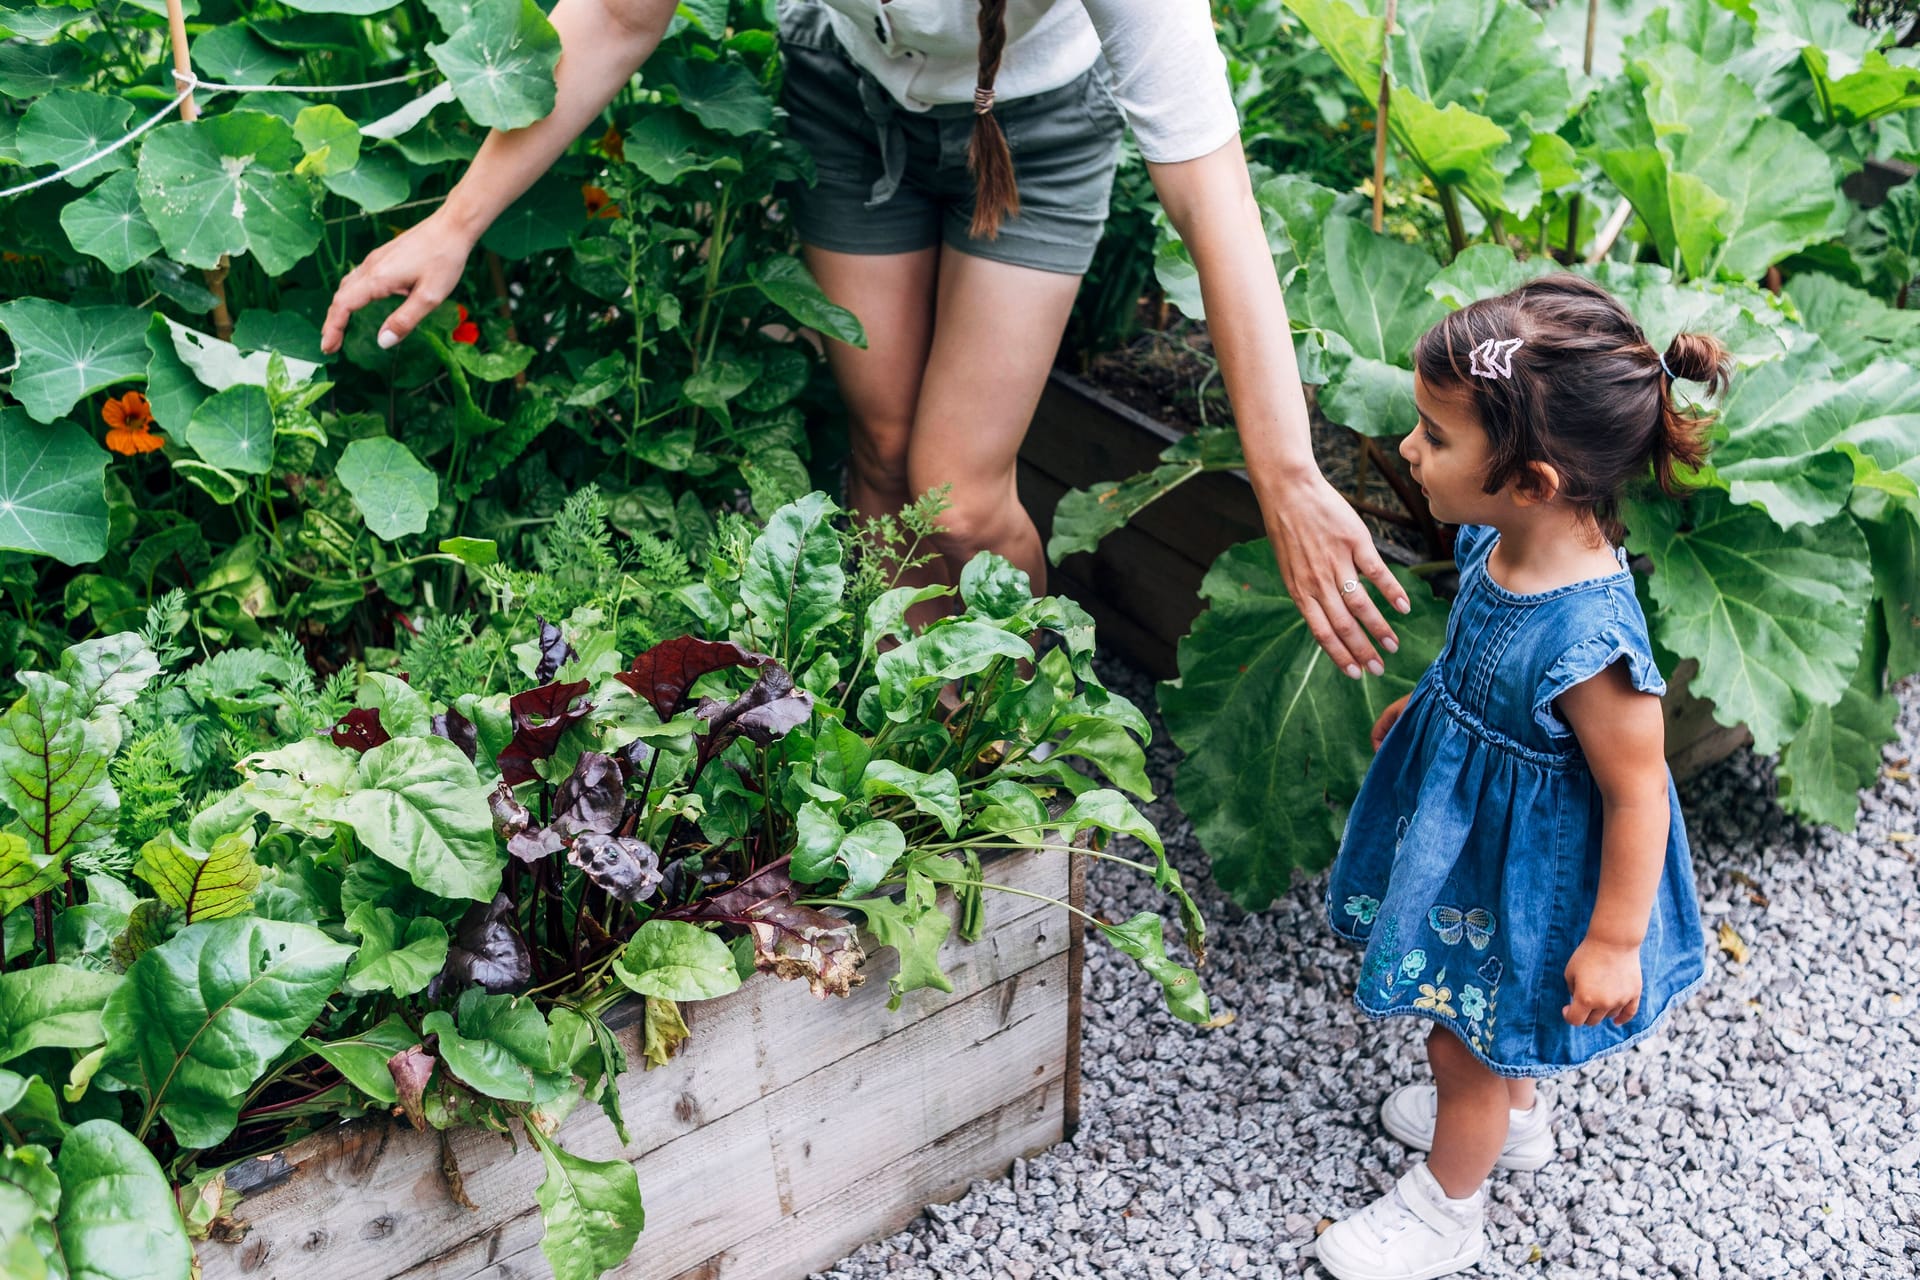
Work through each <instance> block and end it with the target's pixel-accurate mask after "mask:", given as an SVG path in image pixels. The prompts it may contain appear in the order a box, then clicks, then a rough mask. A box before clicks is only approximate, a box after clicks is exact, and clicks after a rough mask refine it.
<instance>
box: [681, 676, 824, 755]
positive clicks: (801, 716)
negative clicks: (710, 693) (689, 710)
mask: <svg viewBox="0 0 1920 1280" xmlns="http://www.w3.org/2000/svg"><path fill="white" fill-rule="evenodd" d="M696 714H698V715H699V716H700V718H701V719H702V720H705V721H707V722H708V723H709V724H711V725H712V726H713V727H712V728H711V729H709V730H708V731H707V735H706V737H704V738H702V739H701V740H700V759H701V761H702V762H705V761H707V760H710V759H712V758H713V757H714V756H716V755H718V754H720V752H721V751H723V750H725V749H726V746H727V744H728V743H729V742H732V741H733V740H734V739H735V738H738V737H741V736H745V737H747V738H750V739H752V740H753V741H754V742H757V743H759V744H760V745H761V746H765V745H767V744H768V743H770V742H772V741H773V740H774V739H776V738H783V737H785V736H786V735H787V733H788V732H789V731H790V730H793V729H796V728H798V727H799V726H801V725H803V724H805V723H806V722H807V721H808V720H809V719H810V718H812V716H813V695H812V694H810V693H808V692H807V691H806V690H805V689H796V688H794V687H793V677H792V676H790V675H788V674H787V672H786V669H785V668H784V667H779V666H775V665H773V664H772V663H769V664H768V665H767V669H766V671H765V673H764V674H762V675H761V677H760V678H759V679H758V680H755V681H754V682H753V687H752V688H751V689H748V690H747V691H746V692H745V693H743V694H741V695H740V696H739V697H737V698H735V699H734V700H733V701H732V702H724V703H723V702H721V701H720V700H719V699H717V698H705V699H702V700H701V703H700V710H699V711H698V712H697V713H696Z"/></svg>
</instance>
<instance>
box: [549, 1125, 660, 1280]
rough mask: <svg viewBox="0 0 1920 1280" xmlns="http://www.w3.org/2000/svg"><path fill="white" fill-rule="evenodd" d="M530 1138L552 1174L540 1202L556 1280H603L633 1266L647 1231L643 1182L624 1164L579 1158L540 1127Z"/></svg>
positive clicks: (617, 1161) (614, 1161)
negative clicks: (626, 1265) (605, 1275)
mask: <svg viewBox="0 0 1920 1280" xmlns="http://www.w3.org/2000/svg"><path fill="white" fill-rule="evenodd" d="M527 1136H528V1137H530V1138H532V1139H533V1142H534V1145H535V1146H537V1147H539V1148H540V1159H541V1161H542V1163H544V1164H545V1165H546V1169H547V1176H546V1177H545V1178H544V1179H542V1180H541V1183H540V1188H539V1190H537V1191H535V1192H534V1198H535V1199H536V1200H538V1201H539V1202H540V1216H541V1218H542V1220H543V1221H544V1222H545V1223H546V1228H547V1233H546V1235H545V1236H543V1237H542V1238H541V1240H540V1249H541V1252H543V1253H545V1254H546V1255H547V1262H548V1263H549V1264H550V1265H551V1266H552V1267H553V1274H554V1280H598V1278H599V1276H600V1275H602V1274H603V1273H605V1272H607V1271H611V1270H613V1268H615V1267H617V1266H619V1265H620V1264H621V1263H622V1262H625V1261H626V1260H627V1255H628V1254H630V1253H632V1252H633V1245H634V1242H635V1241H636V1240H638V1239H639V1238H640V1231H641V1228H642V1227H644V1226H645V1225H646V1214H645V1213H644V1211H643V1210H642V1208H641V1205H640V1176H639V1175H638V1174H636V1173H635V1172H634V1170H633V1166H632V1165H630V1164H628V1163H627V1162H626V1161H624V1160H587V1159H584V1158H582V1157H580V1156H576V1155H574V1154H573V1153H572V1152H570V1151H568V1150H566V1149H565V1148H563V1147H561V1146H560V1145H559V1144H558V1143H556V1142H555V1141H554V1140H553V1139H552V1138H549V1137H548V1136H547V1135H546V1134H544V1133H541V1132H540V1130H539V1129H538V1128H537V1127H536V1126H533V1125H528V1126H527Z"/></svg>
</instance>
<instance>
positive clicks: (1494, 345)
mask: <svg viewBox="0 0 1920 1280" xmlns="http://www.w3.org/2000/svg"><path fill="white" fill-rule="evenodd" d="M1524 341H1525V339H1523V338H1488V339H1487V340H1486V341H1485V342H1483V343H1481V344H1480V345H1479V346H1477V347H1475V348H1474V349H1473V350H1472V351H1471V352H1469V353H1468V356H1469V366H1470V367H1469V371H1470V372H1471V373H1472V374H1473V376H1474V377H1476V378H1511V377H1512V376H1513V353H1514V352H1516V351H1518V350H1519V349H1520V347H1521V345H1522V343H1523V342H1524Z"/></svg>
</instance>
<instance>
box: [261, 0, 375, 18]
mask: <svg viewBox="0 0 1920 1280" xmlns="http://www.w3.org/2000/svg"><path fill="white" fill-rule="evenodd" d="M399 3H400V0H286V6H287V8H289V9H298V10H299V11H300V12H301V13H344V14H348V15H350V16H352V17H356V18H364V17H367V16H369V15H371V14H375V13H385V12H386V11H387V10H389V9H391V8H393V7H394V6H395V5H397V4H399Z"/></svg>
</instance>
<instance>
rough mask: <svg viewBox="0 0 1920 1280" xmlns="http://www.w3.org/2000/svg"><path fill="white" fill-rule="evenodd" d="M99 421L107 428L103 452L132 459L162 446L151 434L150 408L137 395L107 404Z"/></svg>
mask: <svg viewBox="0 0 1920 1280" xmlns="http://www.w3.org/2000/svg"><path fill="white" fill-rule="evenodd" d="M100 417H101V418H102V419H103V420H104V421H105V422H106V424H107V448H109V449H111V450H113V452H115V453H118V454H122V455H124V456H126V457H132V456H133V455H134V454H136V453H152V452H153V451H154V450H155V449H158V448H160V447H161V446H162V445H163V444H165V443H166V441H164V440H162V439H161V438H160V437H159V436H157V435H155V434H154V433H153V407H152V406H151V405H149V404H148V403H147V398H146V397H145V396H143V395H141V394H140V393H139V392H138V391H129V392H127V393H126V394H125V395H123V396H121V397H120V398H119V399H117V400H109V401H107V403H106V404H105V406H103V407H102V408H101V410H100Z"/></svg>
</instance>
